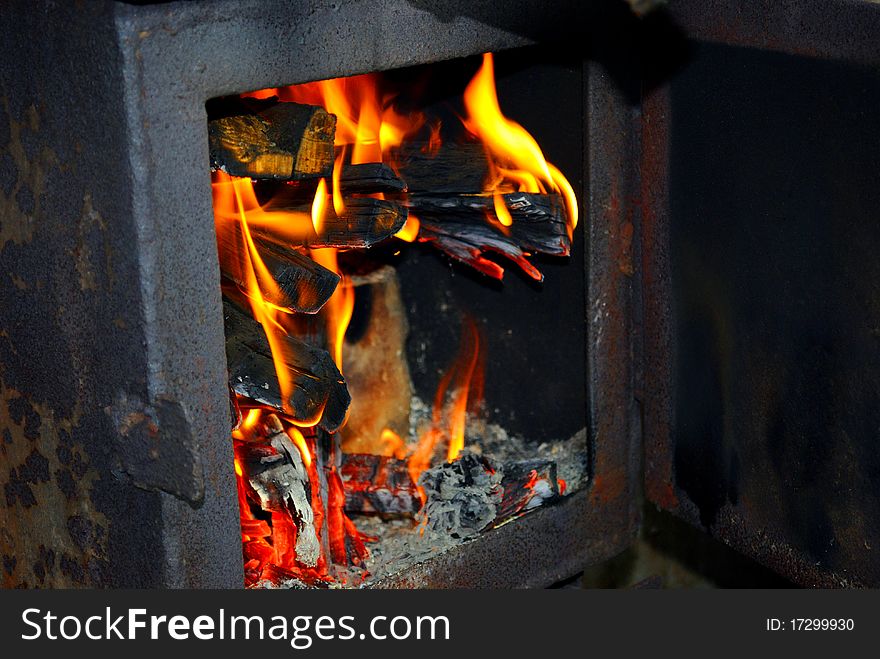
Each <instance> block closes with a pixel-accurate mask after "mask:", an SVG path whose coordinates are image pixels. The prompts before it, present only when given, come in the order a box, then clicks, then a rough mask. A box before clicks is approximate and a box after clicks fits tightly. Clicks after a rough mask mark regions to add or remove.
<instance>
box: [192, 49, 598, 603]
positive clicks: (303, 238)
mask: <svg viewBox="0 0 880 659" xmlns="http://www.w3.org/2000/svg"><path fill="white" fill-rule="evenodd" d="M563 59H564V58H562V57H561V56H560V55H558V54H556V53H547V52H541V51H536V50H535V49H523V50H521V51H515V52H511V53H505V54H502V55H501V56H497V57H496V56H493V55H492V54H489V53H487V54H484V55H482V56H479V57H474V58H467V59H465V60H459V61H454V62H446V63H439V64H435V65H429V66H421V67H415V68H412V69H405V70H398V71H391V72H387V73H382V74H366V75H361V76H354V77H350V78H337V79H331V80H324V81H317V82H308V83H304V84H298V85H291V86H285V87H277V88H271V89H264V90H259V91H254V92H249V93H245V94H242V95H240V96H236V97H225V98H220V99H213V100H212V101H210V102H209V103H208V104H207V111H208V118H209V124H208V131H209V141H210V148H211V168H212V183H213V195H214V213H215V225H216V231H217V243H218V252H219V260H220V269H221V274H222V282H221V285H222V290H223V294H224V317H225V328H226V354H227V366H228V370H229V389H230V410H231V424H230V430H231V441H232V442H233V445H234V453H235V465H234V466H235V471H236V477H237V478H236V480H237V486H238V495H239V496H238V499H239V507H240V515H241V531H242V543H243V556H244V563H245V575H246V585H247V586H287V587H329V586H338V585H342V586H352V587H357V586H363V585H381V584H382V582H383V580H385V579H388V578H391V577H393V575H396V574H399V573H401V572H402V571H406V570H407V569H410V568H412V567H413V566H416V565H419V564H422V563H424V562H426V561H429V560H430V559H431V558H432V557H433V556H435V555H436V554H438V553H439V552H445V551H454V550H455V548H456V547H457V546H459V545H461V544H462V543H466V542H478V541H479V539H480V537H482V536H483V535H484V534H487V533H491V532H492V529H493V528H497V527H498V526H500V525H502V524H507V523H517V522H518V520H519V519H520V518H521V517H523V516H524V515H526V514H527V513H529V512H530V511H534V510H537V509H540V508H542V507H545V506H551V505H554V503H556V502H558V501H559V500H561V499H562V498H563V497H565V496H568V495H570V494H571V493H573V492H574V491H577V490H579V489H581V488H582V487H584V486H585V485H586V483H587V482H588V481H589V475H590V450H589V442H588V437H587V431H586V428H587V427H588V424H587V420H586V409H587V403H586V377H587V375H586V374H585V366H586V310H585V298H586V292H585V285H584V267H583V245H582V244H581V243H582V242H583V238H582V229H581V228H579V221H580V220H581V218H580V217H579V216H580V211H579V208H580V204H581V200H579V199H578V197H577V195H576V193H575V190H579V189H581V185H580V183H581V181H580V178H581V157H582V153H583V143H582V137H581V134H582V131H581V126H582V120H583V117H582V114H581V113H582V109H581V102H582V89H581V77H580V75H581V70H580V63H579V62H577V63H576V64H575V65H574V66H567V65H566V64H564V63H563V61H562V60H563ZM547 541H548V542H552V541H553V539H552V538H548V539H547Z"/></svg>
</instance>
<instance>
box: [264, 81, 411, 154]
mask: <svg viewBox="0 0 880 659" xmlns="http://www.w3.org/2000/svg"><path fill="white" fill-rule="evenodd" d="M250 95H251V96H256V97H259V98H268V97H271V96H277V97H278V98H279V99H280V100H282V101H292V102H295V103H306V104H309V105H320V106H321V107H323V108H324V109H325V110H327V112H330V113H332V114H335V115H336V146H337V147H342V146H350V147H351V162H352V164H354V165H359V164H363V163H368V162H386V163H389V164H391V165H392V166H393V159H392V154H393V152H394V150H395V149H397V148H398V147H399V146H400V145H401V144H402V143H403V141H404V140H405V139H406V138H407V137H409V136H411V135H413V134H415V133H416V132H418V131H419V130H420V129H421V127H422V126H423V125H424V123H425V117H424V115H423V114H421V113H418V112H414V113H407V114H402V113H400V112H398V111H397V110H396V109H395V108H394V100H395V96H394V95H393V94H391V93H388V92H383V91H382V84H381V80H380V78H379V76H378V74H375V73H367V74H363V75H358V76H351V77H349V78H332V79H330V80H321V81H317V82H307V83H304V84H300V85H291V86H289V87H281V88H276V89H269V90H261V91H260V92H253V93H251V94H250Z"/></svg>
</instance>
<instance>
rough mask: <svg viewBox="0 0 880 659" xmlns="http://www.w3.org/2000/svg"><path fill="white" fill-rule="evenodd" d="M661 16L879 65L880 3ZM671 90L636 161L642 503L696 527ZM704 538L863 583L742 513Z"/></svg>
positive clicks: (836, 581)
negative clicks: (681, 478) (678, 351)
mask: <svg viewBox="0 0 880 659" xmlns="http://www.w3.org/2000/svg"><path fill="white" fill-rule="evenodd" d="M667 9H668V14H667V16H668V17H669V18H671V19H672V21H673V22H674V23H675V24H677V26H679V27H680V28H681V30H682V31H683V33H684V34H686V35H687V37H688V38H689V39H693V40H696V41H706V42H715V43H720V44H726V45H732V46H740V47H745V48H755V49H764V50H771V51H777V52H781V53H787V54H792V55H799V56H804V57H811V58H823V59H835V60H845V61H847V62H853V63H857V64H867V65H873V66H876V65H880V48H878V47H877V44H878V42H880V4H878V3H877V2H874V1H872V0H831V1H829V0H800V1H790V2H778V1H774V0H766V1H763V0H762V1H757V2H743V1H738V0H670V2H669V3H668V6H667ZM670 122H671V108H670V97H669V88H668V85H663V86H660V87H658V88H656V89H653V90H651V91H649V92H647V93H646V95H645V97H644V99H643V115H642V152H641V158H640V169H641V180H642V199H643V224H642V250H643V251H642V264H641V265H642V267H641V270H642V286H643V310H642V313H643V316H644V363H643V372H644V384H643V387H640V389H641V391H642V394H641V396H642V398H643V405H644V443H645V483H646V495H647V497H648V498H649V499H650V500H651V501H653V502H654V503H656V504H657V505H658V506H660V507H661V508H664V509H667V510H670V511H673V512H675V513H676V514H677V515H679V516H681V517H682V518H684V519H686V520H688V521H689V522H691V523H692V524H694V525H696V526H701V523H700V518H699V511H698V510H697V509H696V506H695V505H694V504H693V503H692V502H691V501H690V500H689V499H688V497H687V495H686V494H684V493H683V492H682V491H680V490H679V489H678V488H677V487H676V485H675V469H674V464H673V455H674V450H675V439H674V437H673V436H672V428H673V426H672V415H673V409H674V404H675V402H674V398H673V396H674V394H673V393H672V391H671V389H670V387H671V383H672V370H673V364H674V354H673V347H672V343H673V342H672V331H673V327H672V319H671V316H670V314H671V306H670V301H671V299H672V293H671V263H670V256H669V251H670V250H669V244H668V237H669V222H670V218H669V189H668V175H669V148H670V145H669V130H670ZM707 531H708V532H710V533H711V534H713V535H715V536H716V537H718V538H720V539H722V540H723V541H725V542H726V543H728V544H729V545H731V546H732V547H734V548H735V549H738V550H740V551H742V552H743V553H745V554H747V555H750V556H753V557H755V558H757V559H758V560H760V561H761V562H763V563H765V564H766V565H768V566H769V567H771V568H772V569H774V570H775V571H777V572H778V573H780V574H782V575H785V576H787V577H789V578H791V579H793V580H794V581H796V582H799V583H802V584H805V585H811V586H826V587H840V586H853V585H860V584H863V583H864V582H863V581H861V580H860V576H859V575H858V574H857V573H852V572H849V573H846V571H844V572H833V571H829V570H827V569H825V568H822V567H821V566H818V565H816V564H815V563H814V562H811V561H810V560H809V559H808V558H807V557H805V556H804V555H802V554H801V553H800V552H798V550H797V549H796V548H794V547H792V546H790V545H788V544H786V542H785V541H784V539H782V538H779V537H775V536H774V534H773V533H770V532H768V531H766V530H764V529H761V528H756V527H755V526H754V525H753V524H751V523H750V519H749V516H748V513H747V511H743V510H738V509H733V510H728V511H727V513H726V515H725V519H724V521H723V522H721V523H719V524H718V525H717V526H716V527H713V528H712V529H707Z"/></svg>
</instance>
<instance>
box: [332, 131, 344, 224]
mask: <svg viewBox="0 0 880 659" xmlns="http://www.w3.org/2000/svg"><path fill="white" fill-rule="evenodd" d="M344 164H345V147H344V146H343V147H342V148H341V149H340V150H339V155H338V156H337V157H336V162H335V163H333V210H334V211H335V212H336V216H337V217H342V215H343V214H344V213H345V202H344V201H343V200H342V185H341V183H340V179H341V178H342V167H343V166H344Z"/></svg>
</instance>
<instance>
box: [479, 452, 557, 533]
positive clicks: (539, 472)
mask: <svg viewBox="0 0 880 659" xmlns="http://www.w3.org/2000/svg"><path fill="white" fill-rule="evenodd" d="M501 487H502V489H503V494H502V497H501V503H500V504H499V506H498V510H497V513H496V517H495V525H496V526H497V525H498V524H500V523H501V522H503V521H505V520H507V519H510V518H511V517H513V516H514V515H518V514H519V513H521V512H524V511H526V510H531V509H532V508H537V507H538V506H541V505H543V504H544V503H549V502H552V501H555V500H556V499H558V498H559V496H560V494H559V482H558V481H557V479H556V463H555V462H552V461H550V460H526V461H523V462H513V463H509V464H505V465H504V478H502V480H501Z"/></svg>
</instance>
